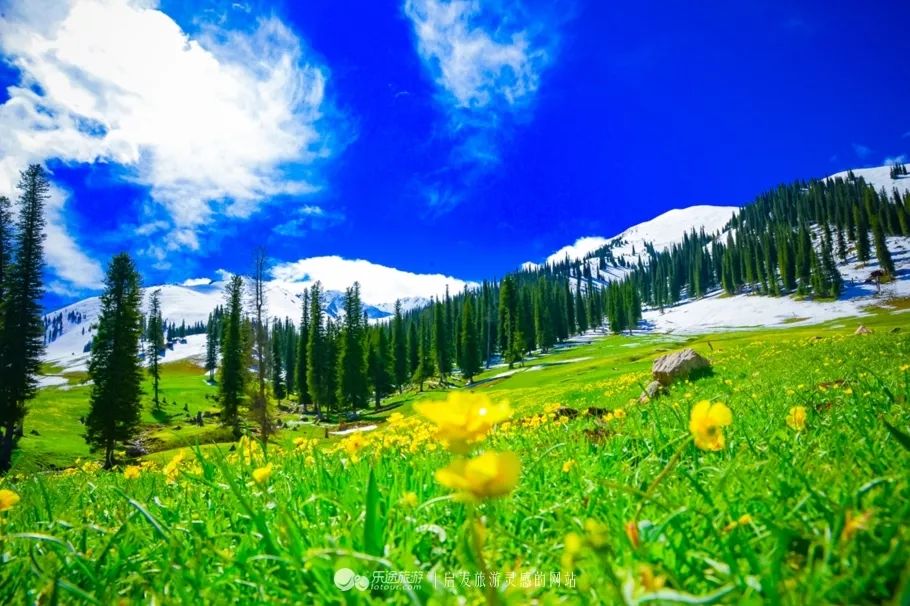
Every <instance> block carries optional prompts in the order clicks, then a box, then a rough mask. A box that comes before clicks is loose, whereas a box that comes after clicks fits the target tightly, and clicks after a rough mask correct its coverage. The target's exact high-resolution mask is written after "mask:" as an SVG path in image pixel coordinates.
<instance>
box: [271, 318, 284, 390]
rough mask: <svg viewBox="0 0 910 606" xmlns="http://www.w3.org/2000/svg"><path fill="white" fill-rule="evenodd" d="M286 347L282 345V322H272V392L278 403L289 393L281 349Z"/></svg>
mask: <svg viewBox="0 0 910 606" xmlns="http://www.w3.org/2000/svg"><path fill="white" fill-rule="evenodd" d="M282 349H284V348H283V347H282V346H281V324H280V323H279V322H278V321H277V320H276V321H275V322H274V323H273V324H272V360H271V362H272V363H271V373H272V394H274V396H275V399H276V400H278V403H279V404H281V401H282V400H283V399H284V398H285V396H286V395H287V391H286V389H285V387H286V384H285V378H284V360H283V358H282V356H281V351H282Z"/></svg>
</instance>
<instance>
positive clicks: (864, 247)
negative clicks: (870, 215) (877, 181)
mask: <svg viewBox="0 0 910 606" xmlns="http://www.w3.org/2000/svg"><path fill="white" fill-rule="evenodd" d="M867 191H868V190H867ZM853 221H854V223H856V257H857V259H859V261H860V263H865V262H866V261H868V260H869V224H868V222H867V221H866V213H865V212H863V207H862V206H861V205H860V204H856V205H854V207H853Z"/></svg>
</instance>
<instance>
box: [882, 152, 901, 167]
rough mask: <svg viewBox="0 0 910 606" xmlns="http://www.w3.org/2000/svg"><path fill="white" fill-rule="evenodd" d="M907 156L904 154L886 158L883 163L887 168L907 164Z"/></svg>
mask: <svg viewBox="0 0 910 606" xmlns="http://www.w3.org/2000/svg"><path fill="white" fill-rule="evenodd" d="M906 163H907V156H906V155H904V154H898V155H897V156H889V157H887V158H885V160H884V161H883V162H882V164H884V165H885V166H894V165H895V164H906Z"/></svg>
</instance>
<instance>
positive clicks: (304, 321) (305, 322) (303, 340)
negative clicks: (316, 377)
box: [295, 291, 313, 412]
mask: <svg viewBox="0 0 910 606" xmlns="http://www.w3.org/2000/svg"><path fill="white" fill-rule="evenodd" d="M301 308H302V309H301V313H300V333H299V334H298V335H297V372H296V373H295V374H296V375H297V402H298V403H299V404H300V405H301V406H302V407H303V410H304V412H306V408H307V405H308V404H311V403H312V402H313V398H312V397H311V396H310V389H309V378H308V376H307V371H308V368H309V359H308V358H307V356H308V355H309V352H308V351H307V346H308V343H309V339H310V291H304V293H303V304H302V305H301Z"/></svg>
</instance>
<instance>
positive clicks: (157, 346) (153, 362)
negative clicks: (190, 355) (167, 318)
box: [146, 290, 164, 410]
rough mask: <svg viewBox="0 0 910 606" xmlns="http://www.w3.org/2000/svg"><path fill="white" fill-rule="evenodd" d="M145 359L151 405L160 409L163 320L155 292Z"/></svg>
mask: <svg viewBox="0 0 910 606" xmlns="http://www.w3.org/2000/svg"><path fill="white" fill-rule="evenodd" d="M146 340H147V342H148V347H147V348H146V357H147V358H148V365H149V375H150V376H151V377H152V403H153V404H154V406H155V410H159V409H160V408H161V403H160V401H159V399H158V394H159V391H160V389H159V387H160V383H161V365H160V364H159V362H160V360H161V354H162V352H163V350H164V320H163V318H162V317H161V291H160V290H155V291H154V292H152V296H151V297H150V299H149V317H148V321H147V322H146Z"/></svg>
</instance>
